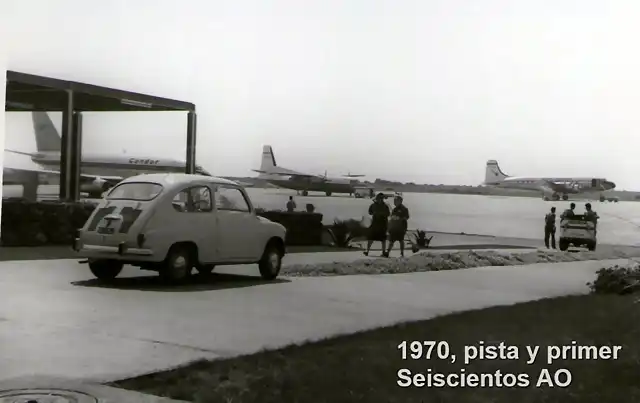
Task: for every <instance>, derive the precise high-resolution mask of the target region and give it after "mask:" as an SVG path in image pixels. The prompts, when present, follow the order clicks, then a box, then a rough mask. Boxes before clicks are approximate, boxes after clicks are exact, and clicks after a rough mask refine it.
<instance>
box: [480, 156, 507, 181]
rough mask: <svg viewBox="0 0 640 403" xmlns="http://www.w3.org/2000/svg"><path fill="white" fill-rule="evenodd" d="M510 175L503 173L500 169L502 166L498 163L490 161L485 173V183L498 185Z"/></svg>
mask: <svg viewBox="0 0 640 403" xmlns="http://www.w3.org/2000/svg"><path fill="white" fill-rule="evenodd" d="M508 177H509V175H507V174H505V173H504V172H502V170H501V169H500V165H498V161H496V160H489V161H487V167H486V169H485V173H484V182H485V183H496V182H502V181H503V180H504V179H506V178H508Z"/></svg>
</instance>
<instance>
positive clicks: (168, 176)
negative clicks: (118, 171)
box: [120, 173, 240, 186]
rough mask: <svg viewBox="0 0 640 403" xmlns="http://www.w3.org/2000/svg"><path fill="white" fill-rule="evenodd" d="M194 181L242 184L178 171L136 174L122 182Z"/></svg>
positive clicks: (179, 182) (172, 182)
mask: <svg viewBox="0 0 640 403" xmlns="http://www.w3.org/2000/svg"><path fill="white" fill-rule="evenodd" d="M194 181H198V182H201V181H204V182H209V183H214V184H218V185H234V186H240V185H239V184H238V183H237V182H234V181H230V180H228V179H224V178H218V177H216V176H206V175H192V174H178V173H162V174H142V175H136V176H130V177H128V178H126V179H125V180H123V181H122V182H120V183H128V182H155V183H158V184H161V185H163V186H177V185H183V184H187V183H191V182H194Z"/></svg>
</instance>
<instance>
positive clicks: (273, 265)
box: [258, 243, 283, 280]
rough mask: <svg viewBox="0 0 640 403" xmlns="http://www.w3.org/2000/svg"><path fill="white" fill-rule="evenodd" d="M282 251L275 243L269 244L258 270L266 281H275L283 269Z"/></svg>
mask: <svg viewBox="0 0 640 403" xmlns="http://www.w3.org/2000/svg"><path fill="white" fill-rule="evenodd" d="M282 255H283V254H282V250H281V248H279V247H278V245H276V244H275V243H269V244H267V246H266V248H265V249H264V253H263V254H262V258H261V259H260V262H258V268H259V269H260V276H262V278H263V279H265V280H274V279H275V278H276V277H278V274H280V269H281V268H282Z"/></svg>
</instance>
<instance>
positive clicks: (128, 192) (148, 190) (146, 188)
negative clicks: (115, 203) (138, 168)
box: [107, 182, 162, 201]
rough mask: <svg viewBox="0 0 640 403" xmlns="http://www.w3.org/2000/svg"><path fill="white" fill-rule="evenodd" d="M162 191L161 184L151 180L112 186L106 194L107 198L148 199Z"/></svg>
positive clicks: (153, 197)
mask: <svg viewBox="0 0 640 403" xmlns="http://www.w3.org/2000/svg"><path fill="white" fill-rule="evenodd" d="M160 192H162V185H160V184H158V183H151V182H127V183H121V184H119V185H117V186H116V187H114V188H113V189H112V190H111V191H110V192H109V194H108V195H107V200H137V201H149V200H153V199H155V198H156V197H157V196H158V195H159V194H160Z"/></svg>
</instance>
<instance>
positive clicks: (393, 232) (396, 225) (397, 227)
mask: <svg viewBox="0 0 640 403" xmlns="http://www.w3.org/2000/svg"><path fill="white" fill-rule="evenodd" d="M393 204H394V206H395V207H394V208H393V210H392V211H391V219H390V223H389V249H388V250H387V251H386V253H384V254H383V256H385V257H389V254H390V253H391V249H393V244H394V243H395V242H396V241H398V242H399V243H400V256H402V257H404V237H405V235H406V234H407V228H408V226H409V209H408V208H407V207H406V206H405V205H404V204H402V196H396V197H394V198H393Z"/></svg>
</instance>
